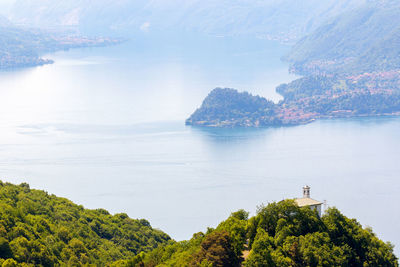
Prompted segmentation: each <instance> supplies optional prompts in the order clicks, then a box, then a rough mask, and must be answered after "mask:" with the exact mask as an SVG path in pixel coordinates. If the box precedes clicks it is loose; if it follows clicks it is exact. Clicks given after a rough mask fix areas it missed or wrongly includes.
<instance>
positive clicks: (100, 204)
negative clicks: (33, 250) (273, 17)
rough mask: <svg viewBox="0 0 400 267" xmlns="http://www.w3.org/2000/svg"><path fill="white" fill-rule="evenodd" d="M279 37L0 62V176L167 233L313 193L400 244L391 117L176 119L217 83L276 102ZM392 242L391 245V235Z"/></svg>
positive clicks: (399, 167)
mask: <svg viewBox="0 0 400 267" xmlns="http://www.w3.org/2000/svg"><path fill="white" fill-rule="evenodd" d="M288 49H289V47H287V46H282V45H280V44H278V43H275V42H270V41H266V40H257V39H254V40H253V39H251V40H250V39H239V38H228V37H218V38H217V37H204V36H202V37H200V36H189V37H188V36H184V37H179V38H178V37H168V36H164V37H163V36H156V37H155V36H150V35H142V36H137V37H134V38H132V39H131V40H130V41H129V42H127V43H124V44H122V45H119V46H114V47H107V48H93V49H78V50H72V51H69V52H59V53H55V54H52V55H47V57H49V58H52V59H54V60H55V64H53V65H47V66H43V67H38V68H31V69H24V70H18V71H13V72H3V73H0V120H1V122H2V123H1V125H0V127H1V129H0V137H1V139H0V177H1V179H2V180H4V181H8V182H13V183H21V182H28V183H29V184H30V185H31V187H33V188H38V189H44V190H47V191H48V192H50V193H54V194H56V195H59V196H63V197H67V198H70V199H71V200H73V201H74V202H76V203H78V204H82V205H84V206H85V207H87V208H105V209H108V210H110V211H111V212H113V213H117V212H126V213H127V214H128V215H129V216H131V217H133V218H146V219H148V220H149V221H150V222H151V224H152V225H153V226H154V227H157V228H160V229H162V230H164V231H165V232H167V233H168V234H170V235H171V236H172V237H173V238H175V239H177V240H182V239H188V238H190V237H191V235H192V234H193V233H195V232H198V231H204V230H206V228H207V227H208V226H210V227H215V226H216V225H217V223H218V222H220V221H221V220H224V219H225V218H226V217H227V216H229V214H230V212H232V211H236V210H238V209H241V208H244V209H246V210H248V211H250V212H251V213H252V214H253V215H254V212H255V210H256V207H257V205H260V204H262V203H264V204H266V203H268V202H271V201H279V200H282V199H284V198H295V197H301V189H302V186H303V185H305V184H308V185H310V186H311V196H312V197H313V198H315V199H318V200H321V201H323V200H326V201H327V204H328V206H336V207H338V208H339V209H340V210H341V211H342V212H343V213H344V214H345V215H346V216H348V217H352V218H357V219H358V220H359V221H360V223H362V224H363V225H364V226H371V227H373V229H374V231H375V232H376V233H377V235H378V236H379V237H380V238H382V239H384V240H385V241H392V242H393V243H394V244H395V245H397V246H399V247H400V233H399V232H398V230H397V226H398V225H399V224H400V210H399V209H398V207H397V204H396V203H400V194H399V192H400V181H399V174H400V164H399V163H400V153H399V151H400V118H396V117H393V118H389V117H388V118H360V119H347V120H324V121H317V122H315V123H312V124H309V125H302V126H297V127H287V128H268V129H235V130H233V129H201V128H191V127H186V126H185V125H184V120H185V119H186V118H187V117H188V116H189V115H190V114H191V113H192V112H193V111H194V109H195V108H197V107H198V106H199V105H200V104H201V102H202V100H203V98H204V97H205V96H206V95H207V94H208V93H209V91H210V90H212V89H213V88H214V87H217V86H221V87H232V88H237V89H239V90H247V91H249V92H251V93H254V94H260V95H263V96H266V97H268V98H270V99H273V100H275V101H278V100H279V99H280V97H279V96H278V95H277V94H276V93H275V91H274V90H275V87H276V86H277V85H279V84H280V83H283V82H288V81H291V80H293V79H294V78H295V77H293V76H292V75H289V74H288V72H287V67H288V66H287V65H286V64H285V63H282V62H281V61H280V57H281V56H283V55H284V54H285V53H286V52H287V51H288ZM396 252H397V254H399V253H398V252H400V250H399V248H396Z"/></svg>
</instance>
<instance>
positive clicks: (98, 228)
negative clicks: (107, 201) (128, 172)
mask: <svg viewBox="0 0 400 267" xmlns="http://www.w3.org/2000/svg"><path fill="white" fill-rule="evenodd" d="M168 240H170V237H169V236H168V235H166V234H165V233H163V232H161V231H160V230H156V229H153V228H152V227H151V226H150V223H149V222H148V221H146V220H144V219H142V220H134V219H131V218H129V217H128V216H127V215H126V214H123V213H121V214H115V215H111V214H109V213H108V212H107V211H106V210H103V209H98V210H88V209H85V208H83V207H82V206H78V205H76V204H74V203H72V202H71V201H69V200H67V199H64V198H60V197H56V196H54V195H49V194H48V193H47V192H44V191H40V190H33V189H30V188H29V185H28V184H21V185H19V186H17V185H12V184H9V183H3V182H1V181H0V266H1V265H2V264H3V265H2V266H15V265H12V263H13V262H14V263H15V262H17V263H25V266H59V265H64V266H67V265H68V266H81V265H85V264H89V263H90V264H93V265H96V266H106V265H109V264H111V263H113V262H116V261H118V260H123V259H129V258H132V257H133V256H135V255H136V254H138V253H140V252H142V251H149V250H151V249H153V248H156V247H157V246H159V245H160V244H163V243H166V242H167V241H168Z"/></svg>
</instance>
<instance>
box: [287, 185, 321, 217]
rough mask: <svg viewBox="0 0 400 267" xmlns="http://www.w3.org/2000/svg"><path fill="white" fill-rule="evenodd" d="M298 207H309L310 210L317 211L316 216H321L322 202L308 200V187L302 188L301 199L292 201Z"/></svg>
mask: <svg viewBox="0 0 400 267" xmlns="http://www.w3.org/2000/svg"><path fill="white" fill-rule="evenodd" d="M294 201H295V202H296V203H297V205H298V206H299V207H310V208H311V209H312V210H315V209H316V210H317V212H318V215H319V216H321V211H322V209H321V208H322V204H323V203H322V202H319V201H317V200H315V199H312V198H310V187H309V186H308V185H306V186H304V187H303V198H296V199H295V200H294Z"/></svg>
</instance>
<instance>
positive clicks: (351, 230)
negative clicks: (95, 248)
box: [124, 200, 398, 267]
mask: <svg viewBox="0 0 400 267" xmlns="http://www.w3.org/2000/svg"><path fill="white" fill-rule="evenodd" d="M246 249H249V250H250V255H249V256H248V258H247V259H246V260H244V259H243V258H242V251H244V250H246ZM124 264H125V265H124V266H136V267H153V266H163V267H166V266H177V267H178V266H179V267H180V266H187V267H192V266H210V267H211V266H213V267H215V266H240V265H243V266H247V267H265V266H398V262H397V258H396V257H395V256H394V254H393V247H392V246H391V245H390V244H386V243H384V242H382V241H381V240H379V239H378V238H377V237H376V236H375V235H374V234H373V233H372V231H371V230H370V229H363V228H362V227H361V225H360V224H359V223H357V221H355V220H351V219H348V218H346V217H345V216H343V215H342V214H341V213H340V212H339V211H338V210H337V209H335V208H332V209H329V210H328V212H327V213H326V215H324V216H322V217H319V215H318V213H317V212H316V211H312V210H311V209H309V208H307V207H304V208H300V207H298V206H297V205H296V204H295V202H294V201H293V200H285V201H281V202H279V203H271V204H269V205H267V206H262V207H260V208H259V209H258V211H257V215H256V216H254V217H252V218H250V219H248V213H247V212H245V211H243V210H240V211H238V212H235V213H232V214H231V216H230V217H229V218H228V219H227V220H225V221H223V222H222V223H220V224H219V225H218V227H217V228H216V229H208V231H207V233H206V234H203V233H198V234H195V235H194V236H193V238H192V239H191V240H189V241H183V242H178V243H176V242H172V241H171V243H170V244H168V245H166V246H160V247H158V248H157V249H155V250H153V251H151V252H149V253H142V254H141V255H138V256H136V257H135V258H133V259H132V260H131V261H129V262H124Z"/></svg>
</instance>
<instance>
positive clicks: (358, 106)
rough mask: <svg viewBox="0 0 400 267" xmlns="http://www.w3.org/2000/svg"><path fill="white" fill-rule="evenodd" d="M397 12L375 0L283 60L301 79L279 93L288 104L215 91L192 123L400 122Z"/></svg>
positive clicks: (396, 6) (308, 38)
mask: <svg viewBox="0 0 400 267" xmlns="http://www.w3.org/2000/svg"><path fill="white" fill-rule="evenodd" d="M399 12H400V4H399V3H398V2H397V1H391V0H388V1H385V3H384V4H383V3H381V2H378V1H376V2H375V1H371V2H368V3H366V4H365V5H363V6H362V7H360V8H358V9H355V10H353V11H352V12H351V14H350V13H344V14H341V15H339V16H337V17H336V18H334V19H332V20H329V21H327V22H326V23H325V24H324V25H321V26H320V27H319V28H318V29H316V30H315V31H314V32H313V33H311V34H310V35H308V36H305V37H304V38H302V39H301V40H299V41H298V42H297V43H296V44H295V45H294V46H293V48H292V50H291V51H290V53H289V54H288V55H286V56H285V57H284V59H285V60H286V61H287V62H289V64H290V71H291V72H292V73H295V74H298V75H301V76H303V77H302V78H300V79H297V80H295V81H293V82H291V83H289V84H282V85H280V86H278V87H277V88H276V91H277V92H278V93H279V94H281V95H282V96H283V100H282V101H280V102H279V103H277V104H274V103H272V102H271V101H268V100H266V99H265V98H262V97H254V96H251V95H250V94H248V93H239V92H237V91H235V90H232V89H220V88H217V89H215V90H214V91H212V92H211V93H210V94H209V95H208V96H207V97H206V99H205V100H204V102H203V104H202V106H201V107H200V108H199V109H197V110H196V111H195V112H194V113H193V114H192V115H191V116H190V118H189V119H187V120H186V124H188V125H197V126H209V127H236V126H241V127H263V126H282V125H283V126H284V125H298V124H304V123H309V122H312V121H314V120H316V119H320V118H343V117H360V116H388V115H390V116H393V115H399V114H400V60H399V54H400V46H399V45H398V44H399V43H400V30H399V29H397V28H396V29H393V25H398V23H400V17H399V16H398V14H399Z"/></svg>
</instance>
